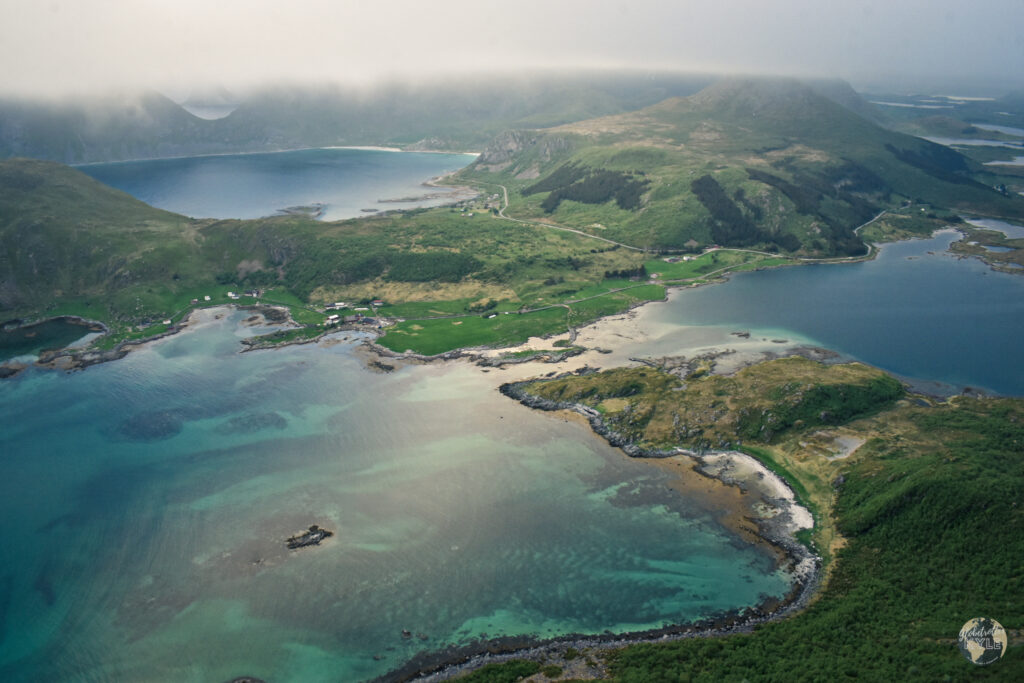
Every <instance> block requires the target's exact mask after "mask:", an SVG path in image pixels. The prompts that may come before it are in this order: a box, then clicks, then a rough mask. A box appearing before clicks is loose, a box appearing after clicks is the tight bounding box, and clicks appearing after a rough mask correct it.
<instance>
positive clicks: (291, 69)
mask: <svg viewBox="0 0 1024 683" xmlns="http://www.w3.org/2000/svg"><path fill="white" fill-rule="evenodd" d="M1022 25H1024V0H975V1H974V2H970V3H967V2H962V1H958V2H952V1H951V0H841V1H840V0H690V1H672V0H629V1H628V2H622V1H618V0H614V1H612V0H517V1H509V0H503V1H501V2H494V1H493V0H435V1H434V2H424V1H423V0H415V1H414V0H346V1H329V0H290V1H284V0H273V1H270V0H219V1H217V2H211V0H174V1H171V0H77V1H76V0H0V67H2V68H0V91H3V92H33V93H61V92H68V91H73V92H82V91H86V92H91V91H98V90H105V89H110V88H115V87H136V86H150V87H161V88H165V89H168V88H170V89H175V88H177V89H181V88H186V87H188V86H190V85H192V84H213V83H222V84H225V85H227V86H228V87H236V88H237V87H244V86H246V85H252V84H259V83H264V82H268V81H281V80H303V81H323V80H332V81H355V82H366V81H372V80H375V79H380V78H386V77H394V76H410V77H422V76H424V75H445V74H450V73H453V72H454V73H458V72H467V71H482V70H495V69H497V70H504V71H510V70H511V71H518V70H527V69H533V68H537V67H544V68H548V67H556V68H559V67H579V66H599V67H606V66H628V67H639V68H670V69H681V70H694V71H703V70H710V71H739V72H746V73H753V72H769V73H787V74H794V75H835V76H840V77H844V78H849V79H854V80H865V79H875V80H881V79H885V78H895V79H901V78H902V79H913V78H919V77H922V78H931V79H932V80H938V79H939V77H948V78H949V79H950V80H951V81H955V82H956V81H959V82H964V81H969V80H970V79H972V78H978V79H986V80H989V81H994V80H999V79H1000V78H1002V79H1006V80H1008V81H1010V82H1011V83H1016V84H1017V86H1018V87H1019V86H1020V85H1022V84H1024V30H1022V29H1021V26H1022Z"/></svg>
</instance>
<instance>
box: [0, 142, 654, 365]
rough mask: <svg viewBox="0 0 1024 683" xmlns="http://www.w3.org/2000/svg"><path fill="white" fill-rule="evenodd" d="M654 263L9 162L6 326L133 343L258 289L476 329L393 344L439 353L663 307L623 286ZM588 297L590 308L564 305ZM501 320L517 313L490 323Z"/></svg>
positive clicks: (293, 299) (435, 218)
mask: <svg viewBox="0 0 1024 683" xmlns="http://www.w3.org/2000/svg"><path fill="white" fill-rule="evenodd" d="M643 261H644V256H643V255H642V254H640V253H637V252H632V251H629V250H625V249H619V248H617V247H614V246H609V245H607V244H603V243H599V242H596V241H595V240H592V239H590V238H587V237H585V236H580V235H575V234H572V233H566V232H560V231H552V230H547V229H544V228H540V227H535V226H523V225H520V224H514V223H511V222H509V221H506V220H503V219H501V218H499V217H497V216H494V215H492V214H491V213H485V212H479V213H478V214H477V215H475V216H472V215H469V216H467V215H464V214H463V212H460V211H458V210H455V209H447V208H445V209H433V210H419V211H409V212H401V213H389V214H382V215H377V216H372V217H367V218H363V219H359V220H348V221H339V222H335V223H327V222H319V221H315V220H312V219H309V218H305V217H301V216H280V217H271V218H262V219H256V220H193V219H189V218H186V217H184V216H179V215H176V214H172V213H169V212H166V211H160V210H157V209H154V208H152V207H149V206H147V205H146V204H144V203H142V202H140V201H138V200H136V199H134V198H132V197H130V196H128V195H126V194H124V193H122V192H120V191H117V190H114V189H112V188H109V187H106V186H104V185H102V184H101V183H98V182H97V181H95V180H93V179H92V178H89V177H88V176H86V175H85V174H83V173H80V172H79V171H76V170H74V169H71V168H69V167H66V166H62V165H60V164H57V163H53V162H43V161H32V160H25V159H14V160H7V161H2V162H0V320H11V319H16V318H40V317H44V316H53V315H58V314H78V315H83V316H86V317H90V318H93V319H98V320H101V321H103V322H107V323H111V324H113V325H114V326H115V328H117V329H118V330H121V331H127V328H128V327H135V326H138V325H145V324H148V323H153V322H158V321H161V320H163V319H165V318H175V319H177V318H178V317H180V316H181V315H183V314H184V313H185V312H186V311H187V310H188V309H189V308H190V307H192V306H193V304H192V300H193V299H197V298H198V299H200V301H199V302H198V305H204V304H206V301H205V299H204V297H205V296H207V295H209V296H211V300H210V303H211V304H216V303H226V302H228V299H227V298H226V296H225V294H226V292H228V291H229V290H235V291H241V290H243V289H246V288H250V287H252V288H260V289H270V290H271V292H270V293H269V294H268V295H267V296H266V297H265V300H269V301H271V302H279V303H283V304H286V305H289V306H291V307H292V308H293V315H295V316H297V318H298V319H299V320H300V322H303V323H306V324H314V323H317V322H323V320H324V316H323V315H322V314H319V313H316V312H314V311H312V310H309V308H315V307H317V306H322V305H323V304H324V303H329V302H334V301H356V302H367V301H371V300H375V299H384V300H385V301H386V302H387V305H386V306H385V307H384V308H382V309H380V310H379V312H380V313H382V314H384V315H392V316H397V317H402V318H405V319H412V320H415V319H419V318H428V319H430V318H435V317H436V316H437V315H453V316H466V317H469V318H475V320H469V321H467V323H466V324H465V326H463V327H462V328H461V329H460V328H453V326H452V323H451V321H448V320H445V321H441V322H439V321H436V320H432V321H424V322H423V325H426V326H432V327H431V329H429V330H427V331H421V330H422V329H423V325H417V326H416V327H415V329H411V328H406V329H404V330H396V331H395V335H397V336H392V338H391V340H390V341H386V342H385V343H393V344H395V345H396V347H397V346H401V348H400V350H404V349H406V348H414V349H417V350H421V351H424V352H428V353H438V352H441V351H447V350H450V349H453V348H457V347H459V346H464V345H467V344H483V343H495V342H498V341H502V342H512V341H518V340H524V339H525V338H526V337H527V336H529V335H530V334H545V333H549V332H559V331H565V330H566V329H567V326H568V325H570V324H580V323H582V322H586V321H588V320H592V319H594V318H595V317H599V316H601V315H607V314H609V313H613V312H616V311H618V310H622V309H623V308H626V307H628V306H629V305H631V304H633V303H635V302H636V301H643V300H648V299H652V298H653V299H660V298H662V297H663V296H664V288H663V287H660V286H649V285H646V284H645V283H644V282H637V283H634V282H630V281H629V280H628V279H626V280H623V279H620V278H621V274H622V273H632V272H634V271H636V270H637V269H638V268H640V267H641V266H642V264H643ZM627 277H628V276H627ZM623 288H629V289H630V291H628V292H620V291H617V290H622V289H623ZM633 289H635V290H636V291H635V292H634V291H632V290H633ZM613 290H616V291H613ZM648 290H650V291H648ZM575 298H585V301H581V302H579V303H578V304H575V305H574V306H573V307H571V308H570V307H569V306H567V305H564V304H563V302H564V301H566V300H572V299H575ZM311 305H312V306H311ZM537 309H540V310H537ZM534 310H536V311H537V312H536V313H532V311H534ZM494 311H500V312H502V313H504V312H506V311H507V312H515V313H516V315H515V316H514V317H512V318H507V317H502V318H501V319H500V320H494V319H488V318H482V317H481V316H482V315H483V314H485V313H486V314H490V313H491V312H494ZM528 312H529V314H527V313H528ZM442 323H443V325H444V326H442ZM410 325H413V324H412V323H410ZM147 329H150V328H147ZM152 331H157V332H158V331H160V328H159V327H156V328H153V329H152ZM470 331H471V333H470V334H469V335H468V336H467V334H466V333H467V332H470ZM456 332H458V333H460V334H454V333H456Z"/></svg>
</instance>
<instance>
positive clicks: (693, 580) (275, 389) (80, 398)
mask: <svg viewBox="0 0 1024 683" xmlns="http://www.w3.org/2000/svg"><path fill="white" fill-rule="evenodd" d="M197 315H198V317H199V319H198V320H197V321H196V322H195V323H194V324H193V325H192V326H191V327H190V328H189V329H188V330H186V331H185V332H183V333H180V334H178V335H176V336H173V337H169V338H167V339H164V340H161V341H158V342H155V343H153V344H150V345H147V346H146V347H144V348H141V349H139V350H137V351H134V352H132V353H131V354H129V355H128V356H127V357H126V358H124V359H122V360H119V361H116V362H112V363H106V364H103V365H99V366H95V367H92V368H89V369H88V370H86V371H85V372H79V373H70V374H66V373H59V372H53V371H44V370H40V369H37V368H30V369H28V370H26V371H25V372H23V373H22V374H20V375H18V376H17V377H14V378H11V379H8V380H5V381H4V383H2V384H0V425H2V429H0V454H2V456H0V513H2V515H0V537H2V538H4V541H5V542H4V544H3V545H2V546H0V560H2V562H0V586H2V587H3V595H4V596H5V598H4V604H3V605H2V607H3V609H2V610H0V615H2V626H0V628H2V630H0V678H2V679H3V680H5V681H28V680H161V681H164V680H176V681H177V680H180V681H190V680H195V681H226V680H231V679H233V678H235V677H240V676H257V677H260V678H262V679H264V680H273V681H303V682H306V681H340V680H345V681H357V680H364V679H368V678H372V677H374V676H378V675H381V674H383V673H385V672H386V671H389V670H391V669H393V668H395V667H398V666H400V665H402V664H403V663H405V662H406V661H408V660H409V659H410V658H411V657H413V656H414V655H415V654H416V653H418V652H420V651H432V650H438V649H442V648H444V647H446V646H448V645H464V644H467V643H470V642H472V641H473V640H475V639H477V638H484V637H497V636H503V635H523V634H533V635H536V636H539V637H551V636H557V635H562V634H567V633H574V632H579V633H600V632H603V631H605V630H611V631H615V632H625V631H633V630H639V629H646V628H654V627H659V626H661V625H663V624H665V623H670V622H686V621H691V620H695V619H699V618H701V617H704V616H707V615H710V614H713V613H716V612H719V611H721V610H727V609H735V608H742V607H745V606H748V605H754V604H756V603H758V602H760V601H761V599H762V598H763V597H764V596H781V595H783V594H785V593H786V591H787V590H788V588H789V582H790V579H789V576H788V575H787V574H786V573H784V572H780V571H778V570H776V568H775V560H774V557H773V556H772V555H771V553H769V552H767V551H766V550H765V549H764V548H761V547H759V546H753V545H750V544H749V543H747V542H745V541H742V540H741V539H739V538H738V537H736V536H734V535H733V534H732V533H731V532H729V531H727V530H726V529H725V528H723V527H722V526H720V525H719V523H718V522H717V521H716V519H717V513H718V511H717V510H713V509H707V508H705V507H702V505H711V503H710V502H705V503H703V504H702V503H701V502H700V501H698V500H692V499H688V498H684V497H682V496H681V495H679V494H677V493H675V492H673V491H672V490H671V488H670V487H669V486H668V482H669V477H670V475H668V474H666V473H664V472H662V471H660V470H658V469H656V468H652V467H650V466H648V465H646V464H645V463H641V462H637V461H634V460H631V459H629V458H627V457H625V456H624V455H623V454H622V453H621V452H620V451H618V450H617V449H613V448H611V447H610V446H608V445H607V444H606V443H604V442H603V441H602V440H601V439H599V438H597V437H596V436H595V435H593V434H592V433H591V431H590V428H589V427H588V426H587V425H585V424H582V423H576V422H565V421H564V420H562V419H558V418H554V417H552V416H551V415H549V414H544V413H538V412H534V411H531V410H530V409H528V408H526V407H524V406H522V405H520V404H518V403H516V402H514V401H511V400H509V399H508V398H505V397H504V396H502V395H501V394H499V393H498V392H497V391H496V386H497V384H498V382H499V379H498V378H497V377H496V376H495V375H492V374H487V373H484V372H481V370H480V369H479V368H477V367H475V366H473V365H470V364H468V363H462V362H453V363H446V364H443V365H431V366H408V367H402V368H399V369H396V370H395V371H394V372H391V373H381V372H372V371H371V370H370V369H368V368H367V366H366V364H365V363H364V362H363V361H362V360H359V358H358V357H357V356H356V355H355V354H354V353H353V344H355V343H356V341H355V340H352V341H344V340H341V339H339V340H335V341H329V342H326V343H322V344H319V345H309V346H297V347H287V348H283V349H275V350H270V351H256V352H249V353H239V349H240V344H239V340H240V339H241V338H242V337H244V336H246V335H249V334H252V333H254V332H256V331H259V330H258V329H254V328H249V327H246V326H245V324H244V323H243V320H244V318H245V317H246V315H245V314H244V313H243V312H241V311H239V312H233V311H227V310H226V309H212V310H208V311H204V312H202V313H199V314H197ZM310 524H318V525H320V526H323V527H326V528H328V529H330V530H332V531H334V532H335V535H334V536H333V537H332V538H330V539H328V541H326V542H325V544H324V545H323V546H321V547H318V548H311V549H305V550H299V551H289V550H287V549H286V547H285V543H284V540H285V539H286V538H288V536H290V535H292V534H294V533H296V532H299V531H302V530H303V529H305V528H306V527H308V526H309V525H310ZM403 630H407V631H408V632H409V633H410V634H412V635H410V636H406V637H403V633H402V632H403ZM485 634H486V635H485ZM185 650H187V651H188V656H187V657H183V656H182V652H183V651H185Z"/></svg>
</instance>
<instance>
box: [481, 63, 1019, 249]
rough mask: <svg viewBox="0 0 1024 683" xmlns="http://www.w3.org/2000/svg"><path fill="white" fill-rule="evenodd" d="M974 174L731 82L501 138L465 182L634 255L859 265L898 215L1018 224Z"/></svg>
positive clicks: (929, 147)
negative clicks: (740, 254)
mask: <svg viewBox="0 0 1024 683" xmlns="http://www.w3.org/2000/svg"><path fill="white" fill-rule="evenodd" d="M819 89H820V88H819ZM832 91H833V92H832V95H833V97H834V98H836V99H843V97H842V94H843V93H842V89H841V88H838V89H837V88H836V87H834V86H833V87H832ZM846 99H847V102H846V103H845V104H847V105H850V106H855V105H856V99H855V100H849V97H846ZM980 170H981V169H980V168H979V167H978V166H977V164H975V163H974V162H972V161H970V160H969V159H967V158H966V157H964V156H962V155H960V154H959V153H957V152H955V151H953V150H950V149H948V148H945V147H942V146H939V145H935V144H932V143H930V142H927V141H925V140H921V139H919V138H915V137H912V136H908V135H903V134H900V133H896V132H893V131H890V130H886V129H884V128H882V127H880V126H879V125H878V124H876V123H875V122H874V121H871V120H868V119H866V118H863V117H862V116H860V115H858V114H857V113H855V112H854V111H853V110H852V109H850V108H849V106H844V105H841V104H838V103H837V102H836V101H833V99H830V98H829V97H826V96H825V95H823V94H822V93H821V92H819V90H816V89H814V88H812V87H810V86H808V85H805V84H802V83H799V82H797V81H793V80H789V79H732V80H723V81H720V82H718V83H716V84H714V85H712V86H709V87H708V88H706V89H704V90H702V91H701V92H699V93H697V94H695V95H692V96H689V97H679V98H670V99H667V100H665V101H663V102H661V103H658V104H656V105H653V106H651V107H647V108H645V109H643V110H640V111H637V112H631V113H625V114H620V115H615V116H607V117H603V118H597V119H592V120H589V121H582V122H578V123H572V124H567V125H563V126H560V127H556V128H551V129H547V130H542V131H522V132H519V133H510V134H506V135H504V136H502V137H500V138H499V139H498V140H496V141H495V143H494V144H492V146H491V147H489V148H488V149H487V150H486V151H485V153H484V154H482V155H481V157H480V158H479V159H478V160H477V162H476V163H475V164H474V165H473V166H471V167H470V168H469V169H467V170H466V171H464V172H463V175H464V176H465V177H466V178H470V179H474V180H478V181H482V182H491V183H501V184H504V185H506V186H508V187H510V188H513V189H514V190H516V191H514V192H513V202H512V207H511V208H512V214H513V215H516V216H521V217H533V218H538V219H545V218H550V219H551V220H553V221H555V222H557V223H559V224H563V225H566V226H570V227H574V228H578V229H582V230H587V231H590V232H593V233H594V234H600V235H601V236H603V237H608V238H611V239H615V240H619V241H623V242H627V243H630V244H634V245H637V246H643V247H652V248H660V249H680V248H685V247H687V246H689V247H691V248H697V247H698V246H702V245H707V244H711V243H718V244H723V245H728V246H744V247H753V248H762V249H778V250H784V251H800V252H801V253H804V254H807V255H814V256H833V255H844V254H856V253H863V251H864V246H863V244H862V243H861V242H860V240H859V239H857V238H856V236H855V235H854V234H853V230H854V229H855V228H856V227H857V226H859V225H861V224H863V223H864V222H866V221H868V220H870V219H871V218H872V217H873V216H875V215H876V214H878V213H879V212H880V211H881V210H882V209H886V208H892V207H897V206H900V205H901V204H902V203H904V202H908V201H913V202H917V203H921V204H926V205H928V210H932V208H933V207H943V208H947V209H952V210H964V209H972V210H975V211H979V212H982V213H990V214H997V215H1004V216H1022V215H1024V201H1021V200H1020V199H1019V198H1007V197H1002V196H1000V195H999V193H997V192H995V191H994V190H992V189H991V188H989V187H988V186H986V185H984V184H982V183H979V182H978V181H976V180H975V179H974V178H973V174H974V173H976V172H979V171H980Z"/></svg>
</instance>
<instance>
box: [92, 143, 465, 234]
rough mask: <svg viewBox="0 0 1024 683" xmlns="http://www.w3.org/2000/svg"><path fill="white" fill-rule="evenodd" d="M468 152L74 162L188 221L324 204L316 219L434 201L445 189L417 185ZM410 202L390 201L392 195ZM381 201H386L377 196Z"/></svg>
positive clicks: (460, 163) (452, 167)
mask: <svg viewBox="0 0 1024 683" xmlns="http://www.w3.org/2000/svg"><path fill="white" fill-rule="evenodd" d="M474 158H476V157H475V155H472V154H434V153H427V152H393V151H383V150H375V149H339V148H333V149H304V150H297V151H290V152H270V153H259V154H227V155H221V156H200V157H184V158H180V159H155V160H146V161H122V162H114V163H102V164H85V165H81V166H77V167H76V168H78V170H80V171H82V172H83V173H87V174H88V175H90V176H92V177H93V178H95V179H96V180H99V181H100V182H103V183H106V184H107V185H110V186H112V187H116V188H117V189H119V190H123V191H124V192H127V193H128V194H130V195H132V196H134V197H137V198H138V199H141V200H142V201H144V202H146V203H147V204H150V205H152V206H155V207H158V208H161V209H166V210H168V211H174V212H176V213H181V214H184V215H186V216H192V217H195V218H260V217H262V216H269V215H273V214H275V213H277V212H279V211H281V210H283V209H288V208H290V207H298V206H311V205H314V204H319V205H323V207H324V211H323V215H322V216H321V218H322V219H323V220H341V219H343V218H355V217H357V216H364V215H366V213H367V212H365V211H363V209H374V210H376V211H388V210H392V209H411V208H416V207H421V206H438V205H440V204H444V203H446V202H448V201H451V197H450V195H451V194H452V193H453V192H454V190H453V189H452V188H443V187H428V186H425V185H424V184H423V183H424V182H425V181H427V180H430V179H431V178H435V177H437V176H440V175H444V174H445V173H450V172H452V171H457V170H459V169H460V168H462V167H464V166H466V165H468V164H469V163H470V162H472V161H473V159H474ZM403 199H405V200H409V201H393V200H403ZM380 200H386V201H383V202H382V201H380Z"/></svg>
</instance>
